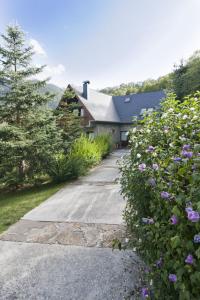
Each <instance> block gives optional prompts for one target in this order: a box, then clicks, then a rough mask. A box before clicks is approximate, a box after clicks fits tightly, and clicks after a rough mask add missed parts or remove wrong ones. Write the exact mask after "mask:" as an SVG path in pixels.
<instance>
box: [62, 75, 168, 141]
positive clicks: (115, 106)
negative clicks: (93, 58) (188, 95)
mask: <svg viewBox="0 0 200 300" xmlns="http://www.w3.org/2000/svg"><path fill="white" fill-rule="evenodd" d="M88 84H89V81H84V82H83V86H82V87H77V86H74V85H71V84H69V85H68V87H67V89H68V90H69V91H70V92H72V93H73V97H72V98H71V99H69V98H68V99H67V100H63V99H62V100H61V101H62V103H63V101H67V103H72V102H73V103H74V102H75V103H77V104H78V109H76V111H75V113H77V114H78V115H79V116H80V117H81V124H82V126H83V128H84V130H85V132H86V133H87V134H89V135H90V136H95V135H98V134H101V133H109V134H111V135H112V137H113V142H114V143H115V144H118V145H119V146H125V145H126V144H127V139H128V131H129V130H130V128H131V127H132V126H133V120H134V119H140V118H142V116H143V115H144V113H150V112H152V111H153V110H155V109H158V108H159V106H160V103H161V101H162V99H163V98H165V93H164V92H163V91H156V92H148V93H140V94H131V95H125V96H109V95H106V94H103V93H101V92H98V91H96V90H93V89H90V88H89V87H88ZM59 105H61V102H60V104H59Z"/></svg>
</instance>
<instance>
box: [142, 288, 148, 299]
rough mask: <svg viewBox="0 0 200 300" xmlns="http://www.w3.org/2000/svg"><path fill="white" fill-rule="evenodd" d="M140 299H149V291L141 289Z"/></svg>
mask: <svg viewBox="0 0 200 300" xmlns="http://www.w3.org/2000/svg"><path fill="white" fill-rule="evenodd" d="M142 297H145V298H147V297H149V291H148V289H147V288H142Z"/></svg>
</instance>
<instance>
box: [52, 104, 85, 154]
mask: <svg viewBox="0 0 200 300" xmlns="http://www.w3.org/2000/svg"><path fill="white" fill-rule="evenodd" d="M73 107H74V105H73ZM54 115H55V116H56V119H57V124H58V126H59V128H60V129H61V130H62V140H63V149H64V152H65V153H67V152H68V151H69V150H70V147H71V145H72V143H73V142H74V140H76V139H77V138H79V137H80V135H81V133H82V131H83V130H82V128H81V120H80V117H79V116H76V115H75V114H74V113H73V109H72V104H68V105H65V106H64V107H62V108H61V107H59V108H57V109H56V110H55V111H54Z"/></svg>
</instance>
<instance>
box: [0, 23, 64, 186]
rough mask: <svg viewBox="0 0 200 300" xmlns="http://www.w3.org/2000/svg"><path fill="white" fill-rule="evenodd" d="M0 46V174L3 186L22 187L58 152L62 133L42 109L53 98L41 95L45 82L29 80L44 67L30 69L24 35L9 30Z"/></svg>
mask: <svg viewBox="0 0 200 300" xmlns="http://www.w3.org/2000/svg"><path fill="white" fill-rule="evenodd" d="M2 40H3V41H4V45H0V81H1V85H2V87H3V88H2V91H1V94H0V123H1V126H0V157H1V161H0V173H1V175H2V177H1V181H3V182H4V183H5V185H6V184H11V183H12V184H17V183H24V182H26V181H27V180H30V178H33V177H34V176H35V174H36V173H38V172H42V171H43V170H42V167H43V166H42V162H43V160H44V158H46V159H47V157H48V156H49V155H52V154H54V153H56V152H57V151H58V149H59V148H60V146H61V142H62V140H61V138H62V136H61V131H60V130H59V128H58V127H57V124H56V119H55V117H54V116H53V113H52V111H50V110H48V109H47V108H45V104H47V103H48V102H49V101H50V100H51V99H52V97H53V95H51V94H50V93H48V92H47V93H41V92H40V90H41V88H44V87H45V85H46V81H45V80H43V81H35V80H34V81H33V80H30V79H31V77H32V76H33V75H36V74H38V73H40V72H41V71H42V70H43V67H34V66H32V65H31V59H32V55H33V49H32V47H29V46H27V45H26V41H25V36H24V33H23V31H22V30H21V29H20V28H19V27H18V26H8V28H7V32H6V35H2Z"/></svg>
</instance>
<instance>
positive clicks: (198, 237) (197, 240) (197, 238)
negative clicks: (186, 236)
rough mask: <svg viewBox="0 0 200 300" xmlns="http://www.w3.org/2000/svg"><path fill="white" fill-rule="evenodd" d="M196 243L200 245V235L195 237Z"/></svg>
mask: <svg viewBox="0 0 200 300" xmlns="http://www.w3.org/2000/svg"><path fill="white" fill-rule="evenodd" d="M194 243H195V244H200V234H195V236H194Z"/></svg>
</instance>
